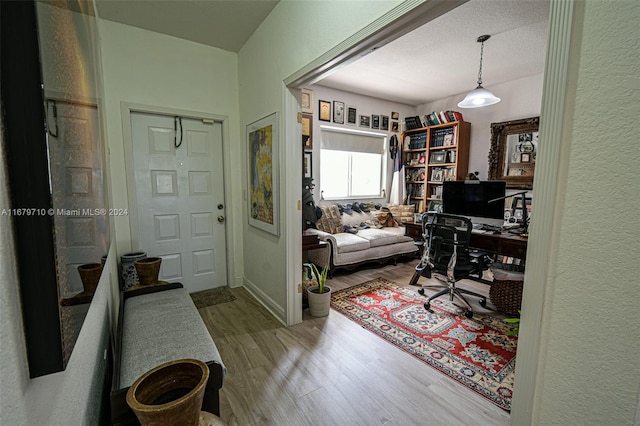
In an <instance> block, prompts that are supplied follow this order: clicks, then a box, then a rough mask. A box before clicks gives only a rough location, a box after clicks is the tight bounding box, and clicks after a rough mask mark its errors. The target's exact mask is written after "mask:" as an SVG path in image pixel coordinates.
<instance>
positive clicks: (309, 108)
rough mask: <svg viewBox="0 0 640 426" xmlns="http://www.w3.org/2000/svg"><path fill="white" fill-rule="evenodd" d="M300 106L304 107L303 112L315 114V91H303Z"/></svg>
mask: <svg viewBox="0 0 640 426" xmlns="http://www.w3.org/2000/svg"><path fill="white" fill-rule="evenodd" d="M300 106H301V107H302V112H305V113H307V114H313V90H311V89H302V97H301V99H300Z"/></svg>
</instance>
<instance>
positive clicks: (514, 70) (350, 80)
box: [40, 0, 550, 105]
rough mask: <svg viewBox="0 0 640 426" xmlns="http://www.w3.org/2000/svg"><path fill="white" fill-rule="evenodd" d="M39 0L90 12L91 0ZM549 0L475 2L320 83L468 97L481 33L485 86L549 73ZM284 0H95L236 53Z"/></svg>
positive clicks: (411, 96) (106, 11)
mask: <svg viewBox="0 0 640 426" xmlns="http://www.w3.org/2000/svg"><path fill="white" fill-rule="evenodd" d="M40 1H45V2H47V3H52V4H56V5H58V6H63V7H71V8H77V7H80V8H82V9H83V10H84V11H85V13H91V10H90V9H91V1H89V0H40ZM287 1H302V0H287ZM345 1H347V0H345ZM348 1H357V0H348ZM549 2H550V0H470V1H469V2H467V3H465V4H463V5H461V6H459V7H457V8H455V9H453V10H452V11H451V12H449V13H446V14H444V15H442V16H440V17H439V18H436V19H435V20H433V21H431V22H429V23H428V24H426V25H424V26H422V27H421V28H418V29H416V30H414V31H412V32H410V33H408V34H406V35H405V36H403V37H400V38H399V39H397V40H395V41H393V42H391V43H388V44H387V45H385V46H383V47H381V48H379V49H377V50H374V51H373V52H372V53H370V54H369V55H367V56H364V57H362V58H361V59H359V60H357V61H355V62H353V63H351V64H349V65H346V66H344V67H342V68H340V69H338V70H336V71H335V72H333V73H332V74H331V75H330V76H328V77H326V78H325V79H323V80H322V81H320V82H319V83H318V84H321V85H324V86H328V87H333V88H336V89H339V90H344V91H349V92H354V93H361V94H365V95H368V96H373V97H378V98H381V99H387V100H393V101H396V102H400V103H405V104H409V105H419V104H422V103H426V102H430V101H433V100H436V99H442V98H446V97H449V96H453V95H458V94H460V95H461V99H462V97H464V94H465V93H466V92H468V91H469V90H471V89H473V88H475V86H476V80H477V76H478V66H479V62H480V44H479V43H477V42H476V39H477V38H478V36H480V35H483V34H489V35H491V38H490V39H489V40H488V41H487V42H485V47H484V61H483V69H482V78H483V82H484V86H485V87H486V88H488V89H489V90H491V87H492V86H493V85H496V84H500V83H503V82H507V81H512V80H516V79H519V78H522V77H526V76H530V75H534V74H540V73H542V72H543V71H544V59H545V51H546V43H547V27H548V16H549ZM277 3H278V2H277V1H274V0H253V1H251V0H233V1H223V0H195V1H194V0H96V4H97V10H98V15H99V16H100V17H101V18H103V19H107V20H111V21H115V22H120V23H123V24H127V25H131V26H135V27H139V28H143V29H146V30H149V31H155V32H159V33H163V34H167V35H171V36H174V37H179V38H182V39H186V40H191V41H194V42H197V43H202V44H206V45H209V46H213V47H218V48H220V49H224V50H228V51H232V52H238V51H239V50H240V48H241V47H242V45H243V44H244V43H245V42H246V40H247V39H248V38H249V37H250V36H251V34H253V32H254V31H255V29H256V28H257V27H258V26H259V25H260V23H261V22H262V21H263V20H264V19H265V18H266V17H267V15H268V14H269V13H270V12H271V10H272V9H273V8H274V7H275V6H276V4H277ZM74 4H75V5H79V6H74ZM64 5H66V6H64ZM496 95H497V96H498V97H499V96H500V94H499V93H496Z"/></svg>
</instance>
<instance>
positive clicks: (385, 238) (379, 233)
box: [358, 228, 401, 247]
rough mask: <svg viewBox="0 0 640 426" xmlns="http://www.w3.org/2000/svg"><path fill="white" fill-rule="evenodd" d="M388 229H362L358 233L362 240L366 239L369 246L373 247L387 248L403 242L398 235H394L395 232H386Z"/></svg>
mask: <svg viewBox="0 0 640 426" xmlns="http://www.w3.org/2000/svg"><path fill="white" fill-rule="evenodd" d="M386 229H387V228H384V229H375V228H369V229H361V230H359V231H358V236H359V237H361V238H364V239H366V240H369V244H370V245H371V247H380V246H386V245H388V244H395V243H397V242H399V241H401V239H400V238H398V237H399V235H398V234H396V233H394V232H389V231H387V230H386Z"/></svg>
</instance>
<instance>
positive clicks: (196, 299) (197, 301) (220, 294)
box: [190, 287, 236, 309]
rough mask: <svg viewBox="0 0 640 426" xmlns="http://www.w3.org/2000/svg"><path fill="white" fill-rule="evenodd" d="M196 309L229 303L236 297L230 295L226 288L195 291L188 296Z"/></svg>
mask: <svg viewBox="0 0 640 426" xmlns="http://www.w3.org/2000/svg"><path fill="white" fill-rule="evenodd" d="M190 296H191V299H193V303H194V305H196V308H198V309H200V308H205V307H207V306H211V305H217V304H219V303H225V302H231V301H232V300H236V297H235V296H234V295H233V293H231V290H229V288H228V287H218V288H214V289H211V290H203V291H197V292H195V293H191V294H190Z"/></svg>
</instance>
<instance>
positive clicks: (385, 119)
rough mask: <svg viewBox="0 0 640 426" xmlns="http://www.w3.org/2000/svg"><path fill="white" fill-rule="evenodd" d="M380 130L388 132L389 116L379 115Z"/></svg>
mask: <svg viewBox="0 0 640 426" xmlns="http://www.w3.org/2000/svg"><path fill="white" fill-rule="evenodd" d="M380 130H389V116H388V115H381V116H380Z"/></svg>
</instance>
